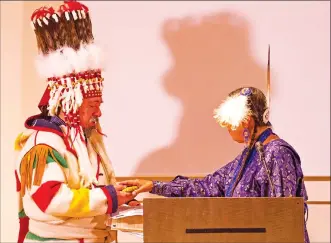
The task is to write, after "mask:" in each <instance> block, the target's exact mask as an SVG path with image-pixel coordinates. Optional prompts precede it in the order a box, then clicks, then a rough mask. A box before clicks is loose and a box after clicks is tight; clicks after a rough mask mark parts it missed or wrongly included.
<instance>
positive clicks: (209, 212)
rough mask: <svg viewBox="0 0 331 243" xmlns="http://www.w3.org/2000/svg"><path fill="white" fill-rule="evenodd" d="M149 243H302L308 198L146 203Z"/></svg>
mask: <svg viewBox="0 0 331 243" xmlns="http://www.w3.org/2000/svg"><path fill="white" fill-rule="evenodd" d="M143 205H144V206H143V207H144V209H143V210H144V216H143V230H144V243H152V242H153V243H157V242H169V243H170V242H191V243H193V242H194V243H198V242H204V243H207V242H218V243H219V242H238V243H239V242H241V243H248V242H254V243H261V242H270V243H271V242H272V243H281V242H284V243H285V242H286V243H303V242H304V201H303V198H295V197H291V198H144V201H143Z"/></svg>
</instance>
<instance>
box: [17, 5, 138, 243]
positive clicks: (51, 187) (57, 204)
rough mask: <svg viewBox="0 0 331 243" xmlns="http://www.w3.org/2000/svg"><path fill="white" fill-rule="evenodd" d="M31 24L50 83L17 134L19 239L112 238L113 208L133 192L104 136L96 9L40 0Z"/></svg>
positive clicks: (39, 65) (39, 61)
mask: <svg viewBox="0 0 331 243" xmlns="http://www.w3.org/2000/svg"><path fill="white" fill-rule="evenodd" d="M31 25H32V27H33V30H34V32H35V34H36V39H37V46H38V51H39V55H38V58H37V68H38V71H39V73H40V74H41V75H42V76H43V78H45V80H47V88H46V91H45V93H44V95H43V97H42V99H41V101H40V103H39V108H40V109H41V111H42V112H41V114H39V115H36V116H33V117H30V118H28V119H27V121H26V122H25V127H26V128H27V130H26V131H25V132H23V133H21V134H20V135H19V136H18V138H17V139H16V141H15V148H16V150H18V151H20V152H19V156H18V160H17V164H16V170H15V175H16V180H17V192H18V194H19V219H20V234H19V240H18V242H19V243H21V242H28V241H32V242H36V241H61V242H69V241H70V242H111V241H112V240H114V239H112V238H113V237H112V236H111V230H110V227H107V225H106V222H107V220H108V217H109V214H111V213H114V212H116V211H117V208H118V206H119V205H121V204H123V203H127V202H128V201H130V200H132V199H133V196H132V195H131V194H130V193H124V192H121V191H120V190H121V189H123V188H124V187H123V186H118V185H116V179H115V175H114V171H113V167H112V165H111V162H110V160H109V158H108V156H107V153H106V151H105V147H104V144H103V139H102V133H101V129H100V125H99V121H98V119H99V117H100V116H101V110H100V105H101V103H102V89H103V77H102V67H101V60H102V58H101V50H100V49H99V48H98V47H97V46H96V45H95V43H94V38H93V34H92V24H91V19H90V14H89V9H88V8H87V7H86V6H85V5H83V4H81V3H79V2H76V1H71V2H69V1H67V2H65V3H64V4H62V5H61V6H60V7H59V8H58V9H57V11H55V10H54V9H53V8H52V7H41V8H39V9H37V10H35V11H34V13H33V14H32V16H31ZM121 187H122V188H121Z"/></svg>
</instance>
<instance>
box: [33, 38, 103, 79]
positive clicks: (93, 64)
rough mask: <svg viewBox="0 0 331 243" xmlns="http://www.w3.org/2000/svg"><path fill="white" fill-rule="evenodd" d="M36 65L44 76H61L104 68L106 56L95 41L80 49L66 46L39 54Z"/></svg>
mask: <svg viewBox="0 0 331 243" xmlns="http://www.w3.org/2000/svg"><path fill="white" fill-rule="evenodd" d="M36 67H37V71H38V73H39V75H40V76H41V77H43V78H49V77H54V76H56V77H61V76H63V75H68V74H70V73H72V72H74V71H75V72H83V71H87V70H89V69H103V68H104V56H103V52H102V50H101V48H99V47H98V46H97V45H96V44H94V43H92V44H89V45H81V47H80V49H79V50H78V51H75V50H73V49H72V48H69V47H64V48H62V49H59V50H57V51H55V52H52V53H50V54H48V55H43V54H40V55H38V56H37V58H36Z"/></svg>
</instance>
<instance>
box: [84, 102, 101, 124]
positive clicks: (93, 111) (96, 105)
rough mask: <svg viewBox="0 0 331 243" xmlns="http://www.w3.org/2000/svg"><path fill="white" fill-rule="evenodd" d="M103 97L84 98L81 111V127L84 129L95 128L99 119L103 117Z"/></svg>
mask: <svg viewBox="0 0 331 243" xmlns="http://www.w3.org/2000/svg"><path fill="white" fill-rule="evenodd" d="M102 102H103V101H102V98H101V97H93V98H84V99H83V103H82V105H81V106H80V109H79V118H80V125H81V126H82V127H83V128H93V127H95V125H96V123H97V121H98V118H99V117H100V116H101V110H100V105H101V103H102Z"/></svg>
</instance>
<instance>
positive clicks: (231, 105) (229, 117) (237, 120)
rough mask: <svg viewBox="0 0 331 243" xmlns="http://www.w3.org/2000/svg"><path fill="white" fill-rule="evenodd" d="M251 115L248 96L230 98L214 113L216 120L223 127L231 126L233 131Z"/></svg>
mask: <svg viewBox="0 0 331 243" xmlns="http://www.w3.org/2000/svg"><path fill="white" fill-rule="evenodd" d="M248 115H250V110H249V108H248V107H247V96H245V95H236V96H232V97H228V98H227V99H226V100H225V101H224V102H223V103H222V104H221V105H220V106H219V107H218V108H217V109H215V111H214V118H215V119H216V120H217V122H218V123H219V124H220V125H221V126H226V125H230V126H231V128H232V129H236V128H237V127H238V126H239V125H240V124H241V122H243V121H245V120H246V119H247V117H248Z"/></svg>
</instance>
